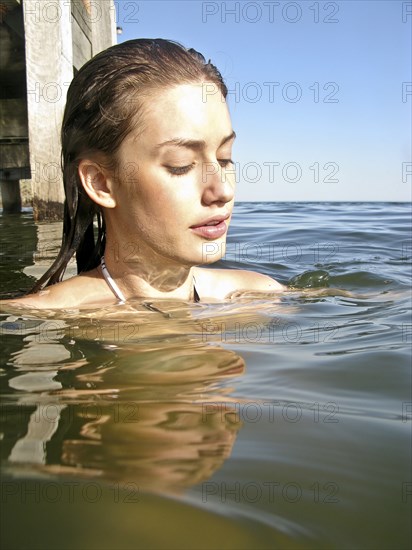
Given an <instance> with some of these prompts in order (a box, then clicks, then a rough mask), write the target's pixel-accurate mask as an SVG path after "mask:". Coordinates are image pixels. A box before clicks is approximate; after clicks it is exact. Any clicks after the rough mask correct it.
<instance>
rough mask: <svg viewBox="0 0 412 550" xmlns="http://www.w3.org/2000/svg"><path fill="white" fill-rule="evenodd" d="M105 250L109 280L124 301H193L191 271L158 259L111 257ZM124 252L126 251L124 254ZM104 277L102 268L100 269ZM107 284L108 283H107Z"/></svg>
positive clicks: (188, 268)
mask: <svg viewBox="0 0 412 550" xmlns="http://www.w3.org/2000/svg"><path fill="white" fill-rule="evenodd" d="M114 250H116V249H113V248H111V247H108V246H106V250H105V254H104V261H105V265H106V268H107V272H108V274H109V277H111V279H112V280H114V281H115V285H117V287H118V288H119V289H120V292H121V294H122V295H123V296H124V297H125V298H126V299H127V298H131V297H141V298H170V299H180V300H185V301H193V300H194V298H195V296H194V293H195V290H194V285H193V267H191V266H187V265H184V266H183V265H179V264H178V263H177V262H172V261H168V260H166V259H162V261H161V262H160V261H159V260H160V259H159V258H153V257H152V258H151V261H147V260H146V258H145V261H143V260H142V258H140V257H138V256H137V255H133V256H132V255H131V254H130V255H128V254H124V255H123V256H122V257H121V256H120V254H116V253H114ZM126 252H127V251H126ZM156 260H157V261H156ZM100 271H101V275H102V276H103V271H102V268H101V267H100ZM106 280H107V279H106Z"/></svg>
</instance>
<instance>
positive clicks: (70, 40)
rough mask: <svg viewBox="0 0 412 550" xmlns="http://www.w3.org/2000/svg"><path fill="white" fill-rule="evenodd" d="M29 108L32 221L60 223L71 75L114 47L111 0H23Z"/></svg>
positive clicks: (114, 33) (114, 32)
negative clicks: (64, 128)
mask: <svg viewBox="0 0 412 550" xmlns="http://www.w3.org/2000/svg"><path fill="white" fill-rule="evenodd" d="M23 9H24V28H25V39H26V73H27V106H28V129H29V144H30V167H31V181H32V189H33V213H34V218H35V220H44V219H47V220H53V219H55V220H56V219H61V218H62V213H63V200H64V193H63V184H62V179H61V170H60V154H61V153H60V126H61V121H62V117H63V110H64V105H65V100H66V94H67V89H68V86H69V84H70V82H71V80H72V78H73V71H74V70H78V69H80V67H81V66H82V65H83V64H84V63H85V62H86V61H87V60H88V59H90V58H91V57H92V56H93V55H95V54H96V53H98V52H99V51H100V50H101V49H104V48H106V47H108V46H110V45H112V44H114V43H115V40H116V30H115V18H114V15H115V14H114V9H113V1H112V0H100V1H97V0H82V1H80V0H77V1H73V0H72V1H71V2H61V1H59V0H56V1H54V2H53V1H48V2H39V1H38V0H25V1H24V3H23Z"/></svg>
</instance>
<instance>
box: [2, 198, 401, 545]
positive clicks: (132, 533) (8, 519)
mask: <svg viewBox="0 0 412 550" xmlns="http://www.w3.org/2000/svg"><path fill="white" fill-rule="evenodd" d="M60 230H61V229H60V225H59V224H43V225H40V226H35V225H34V224H33V222H32V220H31V216H30V213H29V212H28V213H26V214H24V215H23V216H21V217H7V218H6V217H3V218H2V219H1V231H0V236H1V239H2V241H3V242H2V248H1V254H2V256H1V258H2V261H1V272H0V275H1V277H2V279H1V280H2V282H3V285H4V286H3V294H4V295H13V293H16V292H18V291H19V290H21V289H24V288H28V287H29V286H30V284H31V283H32V282H33V281H34V280H35V278H36V277H38V276H39V275H40V274H41V273H42V272H43V271H44V267H45V265H47V264H48V263H49V261H50V259H51V258H52V257H53V256H54V255H55V251H56V247H57V246H58V241H59V233H60ZM16 235H18V238H16ZM33 252H35V254H34V260H33ZM411 256H412V240H411V218H410V205H409V204H392V203H390V204H389V203H357V204H352V203H345V204H344V203H330V204H320V203H316V204H315V203H313V204H304V203H280V204H275V203H253V204H249V203H248V204H239V205H237V207H236V210H235V214H234V218H233V221H232V226H231V230H230V238H229V241H228V248H227V254H226V257H225V259H224V261H223V262H221V264H222V265H223V266H226V267H227V266H228V267H232V266H233V267H235V266H236V267H241V268H244V269H256V270H259V271H261V272H263V273H266V274H269V275H272V276H274V277H276V278H278V279H279V280H280V281H281V282H283V283H287V284H289V289H288V291H287V292H285V294H284V295H283V296H282V297H280V298H274V297H273V296H268V295H260V296H256V295H250V296H244V295H243V296H240V297H238V298H237V299H234V300H233V301H232V302H229V303H222V304H212V305H207V304H189V305H187V304H182V303H176V302H161V303H157V304H156V305H157V306H158V307H159V309H162V311H164V312H166V313H169V314H170V317H169V318H166V317H165V316H163V315H161V314H159V313H156V312H149V311H147V310H143V309H142V307H141V305H140V304H139V302H133V303H130V304H127V305H124V306H115V307H111V308H106V309H105V310H99V311H81V312H78V311H75V310H73V311H69V310H68V311H61V312H56V311H54V312H53V311H49V312H47V311H45V312H41V313H36V312H35V311H29V310H21V309H20V310H17V309H10V310H8V311H7V312H4V313H3V314H2V316H1V319H0V321H1V329H0V330H1V335H2V337H1V342H2V348H3V352H2V365H1V375H2V376H1V392H2V425H1V432H2V490H3V495H2V502H3V506H2V514H3V517H2V526H3V529H2V544H3V546H2V547H4V548H39V549H40V548H41V549H42V550H43V549H48V548H50V549H56V548H62V549H63V548H64V549H68V548H82V549H83V548H84V549H89V548H90V549H92V548H93V549H94V548H96V549H99V550H101V549H106V548H107V549H109V548H110V549H120V550H123V549H126V548H142V549H143V548H144V549H146V548H153V549H154V548H158V549H172V548H173V549H174V548H176V549H181V548H187V549H198V548H199V549H221V548H222V549H224V548H232V549H246V548H250V549H258V548H268V549H269V548H270V549H274V548H281V549H284V548H304V549H306V548H313V549H315V548H316V549H318V548H325V549H330V548H345V549H346V548H365V549H381V548H382V549H383V548H385V549H402V548H409V547H410V544H411V523H410V511H411V502H412V476H411V469H410V463H411V425H412V397H411V354H410V351H411V347H410V346H411V341H412V319H411V307H410V306H411V303H410V300H411V286H410V285H411ZM70 270H71V272H73V270H74V266H71V268H70ZM68 518H70V520H69V521H67V520H68Z"/></svg>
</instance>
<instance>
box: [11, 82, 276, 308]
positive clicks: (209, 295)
mask: <svg viewBox="0 0 412 550" xmlns="http://www.w3.org/2000/svg"><path fill="white" fill-rule="evenodd" d="M235 137H236V136H235V132H234V130H233V128H232V125H231V119H230V115H229V111H228V108H227V104H226V102H225V100H224V98H223V96H222V95H221V93H220V91H219V90H218V88H217V87H216V86H214V85H211V84H210V83H207V86H206V83H199V84H184V85H179V86H176V87H173V88H169V89H163V90H161V91H158V92H157V93H156V94H152V95H151V96H150V98H149V99H146V100H144V114H143V125H142V126H140V127H139V128H138V129H136V130H134V131H132V132H131V133H130V134H129V135H128V136H127V138H126V139H125V140H124V142H123V143H122V145H121V146H120V149H119V150H118V152H117V168H116V170H114V172H113V171H112V172H111V171H109V170H108V169H107V168H106V167H105V165H104V163H101V162H99V159H98V158H97V157H94V158H84V159H83V160H82V161H81V162H80V164H79V175H80V179H81V182H82V184H83V187H84V190H85V192H87V193H88V195H89V196H90V198H91V199H92V200H93V201H94V202H96V203H97V204H99V205H100V206H101V208H102V210H103V214H104V217H105V221H106V226H107V241H106V243H107V244H106V250H105V259H106V265H107V268H108V270H109V272H110V274H111V276H112V277H113V279H114V280H115V281H116V283H117V285H118V286H119V288H120V289H121V291H122V292H123V294H124V295H125V297H126V299H128V298H132V297H141V298H169V299H178V300H184V301H193V292H194V290H193V281H194V280H195V281H196V289H197V292H198V294H199V295H200V297H201V300H202V301H208V300H210V301H214V300H223V299H225V298H227V297H229V296H230V295H231V294H232V293H235V292H239V291H242V290H245V291H247V290H252V291H263V292H271V291H279V290H281V289H282V288H283V287H282V285H280V284H279V283H277V282H276V281H274V280H273V279H271V278H270V277H267V276H265V275H262V274H258V273H255V272H251V271H245V270H226V269H213V270H212V269H207V268H201V267H198V266H199V265H202V264H210V263H212V262H216V261H217V260H219V259H220V258H221V257H223V256H224V253H225V243H226V236H227V228H228V226H229V223H230V218H231V214H232V210H233V201H234V191H235V173H234V166H233V162H232V147H233V143H234V140H235ZM165 142H168V143H165ZM211 219H213V222H214V223H217V222H219V225H218V226H217V227H215V229H213V228H204V225H205V224H206V223H207V222H208V221H210V220H211ZM199 226H203V227H201V228H199ZM214 232H215V233H214ZM14 301H16V300H14ZM17 302H20V303H21V304H23V305H29V306H33V307H52V308H53V307H73V306H87V305H91V304H99V303H101V304H103V303H104V304H107V303H111V302H112V303H115V302H116V298H115V296H114V295H113V293H112V291H111V290H110V288H109V287H108V286H107V284H106V282H105V281H104V279H103V276H102V272H101V268H100V267H97V268H96V269H94V270H92V271H90V272H87V273H83V274H81V275H79V276H76V277H73V278H71V279H68V280H66V281H64V282H62V283H58V284H56V285H53V286H51V287H48V288H46V289H45V290H44V291H41V292H40V293H38V294H36V295H30V296H26V297H23V298H21V299H19V300H17Z"/></svg>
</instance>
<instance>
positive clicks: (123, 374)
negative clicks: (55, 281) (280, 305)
mask: <svg viewBox="0 0 412 550" xmlns="http://www.w3.org/2000/svg"><path fill="white" fill-rule="evenodd" d="M16 322H17V321H16V320H15V319H13V318H10V317H9V319H8V321H7V323H8V325H7V323H6V324H5V323H3V329H4V331H7V330H8V331H9V333H10V336H11V335H12V336H14V338H13V343H14V349H10V350H9V351H10V354H9V362H8V364H9V366H11V367H13V368H11V369H9V370H8V371H7V375H6V376H5V377H3V382H7V385H4V384H3V390H2V391H3V395H6V396H7V397H8V399H10V397H11V395H10V394H13V402H10V403H8V405H7V410H5V412H6V414H5V415H4V418H3V421H2V431H3V434H5V439H6V445H5V446H4V447H3V459H5V460H6V461H7V463H8V464H9V466H10V467H11V468H12V469H13V465H16V467H17V465H24V466H25V467H28V468H29V469H32V470H35V471H37V472H39V469H40V470H41V471H43V472H49V473H64V474H66V475H75V476H82V475H86V476H87V477H95V476H98V478H99V479H100V480H104V481H106V482H118V483H124V484H126V483H133V484H134V486H137V487H139V488H140V489H141V490H144V491H147V492H151V493H158V494H174V495H178V494H181V493H182V492H183V491H184V490H185V489H187V488H189V487H191V486H193V485H196V484H198V483H201V482H203V481H205V480H207V479H209V478H210V476H212V475H213V473H214V472H216V471H217V470H218V469H219V468H220V467H221V466H222V464H223V463H224V461H225V460H226V459H227V458H228V457H229V456H230V453H231V451H232V447H233V445H234V442H235V439H236V435H237V433H238V431H239V429H240V428H241V425H242V423H241V421H240V419H239V414H238V409H236V408H235V406H233V407H231V406H230V404H228V402H230V392H231V388H230V386H229V385H228V381H230V380H231V379H233V378H234V377H236V376H239V375H241V374H243V372H244V370H245V363H244V361H243V359H242V358H241V357H240V356H239V355H238V354H237V353H235V352H234V351H232V350H227V349H225V348H222V347H219V346H216V345H212V344H210V343H208V342H201V341H200V340H199V339H197V340H196V339H194V338H193V337H190V336H183V335H182V334H179V335H178V337H177V338H176V339H175V340H173V339H172V340H171V339H170V338H168V339H165V340H158V341H157V342H156V343H153V344H152V345H151V346H148V345H147V342H145V343H144V344H142V343H134V344H133V343H129V345H128V346H127V347H126V346H124V347H122V348H119V347H118V346H114V345H112V346H107V345H105V344H103V345H102V344H101V342H93V341H88V342H87V341H83V342H82V348H81V349H82V353H81V357H79V356H78V355H77V356H76V352H75V348H76V347H77V346H74V341H73V339H72V334H71V333H70V324H69V323H67V322H66V321H57V320H55V321H53V323H55V326H54V329H55V330H53V331H50V326H49V327H48V332H47V338H39V337H38V335H39V333H41V331H39V324H35V323H33V324H32V325H29V324H27V325H25V327H24V331H23V333H20V334H19V336H20V337H19V338H16V336H17V335H16V326H13V325H12V323H16ZM13 331H14V332H13ZM67 332H69V334H68V335H67ZM180 332H181V333H182V332H183V331H180ZM3 334H5V332H3ZM44 334H45V332H44V331H43V335H44ZM17 343H19V344H20V345H17V346H16V344H17ZM223 399H224V402H225V406H224V408H223V407H219V406H218V404H217V405H216V406H214V405H213V404H212V403H215V402H219V401H223ZM16 424H17V425H19V429H18V430H16Z"/></svg>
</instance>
